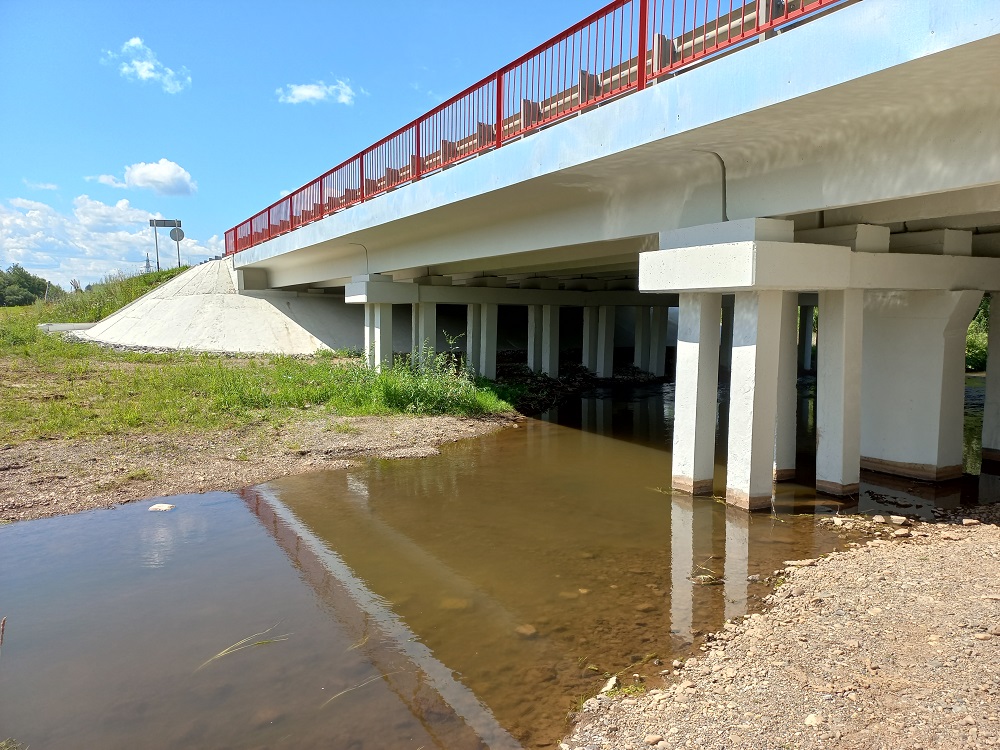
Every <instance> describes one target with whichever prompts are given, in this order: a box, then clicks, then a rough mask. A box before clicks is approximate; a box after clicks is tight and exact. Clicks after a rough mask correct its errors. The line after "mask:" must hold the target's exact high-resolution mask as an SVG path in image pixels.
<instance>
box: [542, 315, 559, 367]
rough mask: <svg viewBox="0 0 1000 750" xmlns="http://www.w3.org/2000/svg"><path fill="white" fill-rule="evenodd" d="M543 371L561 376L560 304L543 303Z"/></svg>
mask: <svg viewBox="0 0 1000 750" xmlns="http://www.w3.org/2000/svg"><path fill="white" fill-rule="evenodd" d="M542 372H543V373H545V374H546V375H548V376H549V377H550V378H558V377H559V306H558V305H542Z"/></svg>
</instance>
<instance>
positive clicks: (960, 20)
mask: <svg viewBox="0 0 1000 750" xmlns="http://www.w3.org/2000/svg"><path fill="white" fill-rule="evenodd" d="M717 6H718V7H717ZM643 63H644V64H643ZM998 80H1000V5H998V4H997V3H996V2H995V0H967V1H966V2H963V3H945V2H940V1H939V0H922V1H921V2H913V0H858V1H857V2H830V1H827V0H791V1H790V2H773V1H769V2H764V1H763V0H760V1H759V0H752V1H751V2H749V3H747V4H745V5H744V4H741V3H740V2H739V1H738V0H734V1H733V2H730V0H726V2H725V3H723V4H722V5H721V6H720V4H719V3H718V2H717V0H712V2H707V0H706V1H704V2H703V0H695V1H694V2H690V1H689V2H687V3H685V2H684V1H683V0H675V1H673V2H661V1H658V0H627V1H625V0H618V1H616V2H613V3H611V4H610V5H608V6H606V7H605V8H602V9H601V10H599V11H597V12H596V13H595V14H593V15H592V16H590V17H588V18H587V19H584V20H583V21H581V22H580V23H579V24H577V25H576V26H574V27H572V28H571V29H569V30H567V31H566V32H565V33H563V34H560V35H558V36H557V37H555V38H554V39H553V40H550V41H549V42H547V43H545V44H543V45H541V46H540V47H539V48H537V49H535V50H532V51H531V52H529V53H527V54H526V55H525V56H523V57H522V58H519V59H518V60H516V61H514V62H512V63H511V64H510V65H508V66H506V67H505V68H503V69H501V70H500V71H497V73H495V74H493V75H492V76H489V77H487V78H486V79H484V80H483V81H481V82H479V83H477V84H475V85H474V86H472V87H470V88H469V89H467V90H466V91H464V92H462V93H460V94H458V95H457V96H456V97H454V98H452V99H451V100H449V101H447V102H445V103H444V104H442V105H441V106H439V107H438V108H436V109H435V110H432V111H431V112H430V113H428V114H427V115H425V116H424V117H422V118H419V119H418V120H416V121H414V122H413V123H410V124H408V125H407V126H405V127H404V128H401V129H400V130H399V131H397V132H396V133H394V134H392V135H390V136H388V137H387V138H385V139H382V140H381V141H379V142H378V143H376V144H375V145H373V146H372V147H370V148H369V149H366V150H365V151H364V152H362V153H361V154H358V155H357V156H355V157H352V158H351V159H349V160H348V161H346V162H344V164H342V165H339V166H338V167H336V168H335V169H333V170H331V171H329V172H327V173H326V174H324V175H322V176H321V177H319V178H317V180H314V181H313V182H311V183H309V184H308V185H306V186H303V188H301V189H300V190H298V191H296V192H295V193H293V194H292V195H290V196H288V197H287V198H284V199H282V200H281V201H279V202H278V203H276V204H274V205H272V206H270V207H268V208H266V209H264V210H263V211H261V212H260V213H258V214H256V215H255V216H254V217H252V218H251V219H249V220H247V221H246V222H243V223H241V224H239V225H237V226H236V227H234V228H233V229H232V230H230V231H229V232H227V233H226V246H227V254H231V255H232V258H233V263H234V265H235V268H236V269H237V274H238V278H239V284H240V288H241V290H257V289H282V290H286V291H297V292H300V293H302V294H310V295H315V294H323V295H326V296H329V297H330V298H331V299H341V300H343V303H344V304H345V305H363V306H364V311H365V315H364V339H363V340H364V342H365V345H366V349H367V350H368V356H369V362H370V364H371V366H373V367H379V366H381V365H382V364H385V363H387V362H390V361H391V359H392V356H393V352H394V351H399V349H400V345H399V339H400V335H399V334H400V333H401V332H402V331H401V329H406V328H409V331H408V333H409V336H407V337H406V339H408V340H409V342H410V346H411V347H412V350H413V352H414V353H415V354H418V355H419V351H420V348H421V345H422V344H423V343H428V344H430V345H431V346H438V345H440V341H439V331H438V329H439V326H438V318H437V316H438V311H439V306H446V305H447V306H452V305H460V306H464V307H465V310H466V315H467V326H466V336H467V338H466V342H467V347H468V350H467V351H468V361H469V362H470V363H472V364H473V365H474V367H475V368H476V369H477V370H478V371H479V372H480V373H481V374H483V375H485V376H487V377H493V376H495V372H496V351H497V324H498V318H500V316H501V315H503V314H504V313H503V311H504V310H505V309H512V308H513V307H517V308H520V309H524V308H526V309H527V331H526V339H527V349H528V363H529V365H530V366H531V367H532V369H534V370H536V371H540V372H544V373H547V374H549V375H552V376H555V375H557V374H558V371H559V365H560V353H561V352H567V351H569V350H570V349H574V350H575V349H581V350H582V360H583V363H584V364H585V365H586V366H587V367H589V368H590V369H592V370H593V371H594V372H596V373H597V374H598V375H599V376H602V377H607V376H610V375H611V373H612V367H613V364H614V352H615V348H616V346H617V347H618V348H619V349H622V348H631V349H632V351H633V362H634V364H635V365H636V366H637V367H639V368H641V369H644V370H648V371H650V372H652V373H654V374H656V375H663V374H664V371H665V368H666V362H667V357H666V352H667V349H668V345H671V344H675V346H676V350H675V352H676V402H675V414H674V436H673V486H674V487H675V488H677V489H681V490H685V491H688V492H692V493H695V494H700V493H705V492H711V486H712V476H713V473H714V469H715V465H714V445H715V437H716V426H717V419H718V411H717V404H716V401H717V384H718V378H719V372H720V360H721V361H722V363H723V370H729V371H730V372H731V376H730V377H731V383H730V399H731V405H730V410H729V431H728V434H729V439H728V443H729V445H728V462H727V499H728V501H729V502H730V503H731V504H733V505H736V506H739V507H742V508H747V509H756V508H762V507H769V506H770V502H771V498H772V487H773V485H772V483H773V481H775V480H779V481H780V480H782V479H787V478H790V477H791V476H793V475H794V470H795V437H796V435H795V424H796V422H795V384H796V375H797V371H798V368H800V367H802V366H803V365H807V364H811V363H810V362H808V361H807V360H808V359H809V358H810V357H811V355H812V346H811V342H812V338H813V331H812V320H813V308H814V307H815V306H818V308H819V320H820V328H821V330H820V331H819V334H818V356H817V364H818V369H817V381H818V382H817V394H818V395H817V434H818V445H817V467H816V487H817V489H818V490H820V491H822V492H827V493H832V494H836V495H841V494H851V493H853V492H856V491H857V488H858V481H859V471H860V468H862V467H866V468H870V469H875V470H878V471H883V472H888V473H894V474H899V475H903V476H907V477H912V478H917V479H925V480H944V479H948V478H954V477H955V476H958V475H960V473H961V471H962V416H963V390H964V389H963V383H964V381H963V362H964V341H965V331H966V328H967V326H968V323H969V321H970V319H971V318H972V316H973V314H974V313H975V310H976V308H977V305H978V304H979V302H980V299H981V298H982V296H983V292H988V291H996V290H1000V125H998V123H1000V95H998V93H997V87H996V81H998ZM441 309H442V310H448V311H451V312H454V310H455V309H456V308H451V307H449V308H441ZM671 311H673V312H671ZM404 314H405V317H404ZM671 316H673V318H672V317H671ZM671 319H674V320H676V341H674V340H673V337H672V336H671V335H670V334H671V331H670V330H669V321H670V320H671ZM359 326H360V321H359ZM394 333H395V334H396V335H395V337H394ZM394 338H395V340H396V346H395V347H394V345H393V341H394ZM404 346H405V345H404ZM997 347H1000V337H993V338H992V339H991V344H990V348H991V357H990V359H991V361H993V362H997V361H1000V354H998V355H993V354H992V351H993V350H995V349H996V348H997ZM405 348H410V347H405ZM725 365H731V367H726V366H725ZM983 450H984V457H986V458H994V459H996V458H1000V368H997V367H996V366H994V367H992V368H991V370H990V372H989V373H988V376H987V404H986V414H985V419H984V432H983Z"/></svg>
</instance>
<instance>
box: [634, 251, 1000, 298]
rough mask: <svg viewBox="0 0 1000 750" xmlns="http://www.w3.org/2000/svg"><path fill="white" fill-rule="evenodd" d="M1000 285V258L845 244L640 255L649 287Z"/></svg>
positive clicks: (643, 283)
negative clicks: (859, 249)
mask: <svg viewBox="0 0 1000 750" xmlns="http://www.w3.org/2000/svg"><path fill="white" fill-rule="evenodd" d="M995 287H996V288H1000V258H977V257H967V256H955V255H937V256H935V255H922V254H916V255H913V254H904V253H855V252H852V251H851V250H850V248H846V247H837V246H833V245H805V244H799V243H780V242H739V243H734V244H729V245H706V246H703V247H697V248H682V249H676V250H660V251H656V252H650V253H643V254H642V255H641V256H640V257H639V289H640V290H642V291H649V292H680V291H722V292H724V291H734V292H735V291H750V290H768V289H770V290H783V289H815V290H824V289H850V288H854V289H901V290H920V289H940V290H961V289H978V290H986V289H991V288H995Z"/></svg>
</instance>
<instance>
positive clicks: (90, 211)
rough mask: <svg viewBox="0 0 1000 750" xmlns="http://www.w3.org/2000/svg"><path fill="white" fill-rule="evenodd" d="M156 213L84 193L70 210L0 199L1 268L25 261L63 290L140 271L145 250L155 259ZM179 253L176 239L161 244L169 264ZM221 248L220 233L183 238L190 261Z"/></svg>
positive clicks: (185, 256) (185, 255) (163, 259)
mask: <svg viewBox="0 0 1000 750" xmlns="http://www.w3.org/2000/svg"><path fill="white" fill-rule="evenodd" d="M152 218H163V217H162V216H161V215H160V214H155V213H151V212H149V211H146V210H144V209H141V208H137V207H135V206H133V205H132V204H131V203H129V201H128V200H127V199H124V198H123V199H122V200H120V201H118V202H117V203H114V204H106V203H102V202H101V201H98V200H94V199H92V198H90V197H89V196H87V195H81V196H79V197H78V198H76V199H75V200H74V201H73V212H72V214H71V215H67V214H63V213H60V212H59V211H57V210H56V209H55V208H53V207H52V206H49V205H48V204H45V203H41V202H39V201H33V200H28V199H26V198H14V199H12V200H10V201H8V203H7V205H3V204H0V268H7V267H8V266H9V265H10V264H11V263H20V264H21V265H22V266H24V267H25V268H26V269H27V270H28V271H30V272H31V273H34V274H37V275H39V276H42V277H44V278H46V279H49V280H51V281H54V282H55V283H57V284H59V285H60V286H62V287H63V288H64V289H69V280H70V279H73V278H76V279H79V280H80V281H81V282H82V283H84V284H89V283H92V282H94V281H99V280H100V279H101V278H103V277H104V276H105V275H107V274H109V273H114V272H116V271H123V272H133V271H138V270H140V269H141V268H142V267H143V266H144V264H145V261H146V253H149V255H150V258H151V259H152V260H153V261H154V262H155V256H154V246H153V235H152V231H153V230H152V229H150V227H149V220H150V219H152ZM161 239H163V238H162V237H161ZM174 253H175V251H174V243H173V242H170V241H169V240H167V241H166V244H165V245H164V243H163V242H161V243H160V258H161V263H163V264H164V267H168V266H171V265H173V263H174V262H176V260H175V258H176V255H175V254H174ZM222 253H223V242H222V240H221V239H220V238H219V237H218V236H216V235H213V236H212V237H211V238H209V239H208V240H206V241H203V242H199V241H197V240H194V239H190V238H186V239H184V240H183V241H182V242H181V255H182V258H183V260H184V261H185V262H186V263H198V262H200V261H202V260H205V259H206V258H210V257H213V256H215V255H222Z"/></svg>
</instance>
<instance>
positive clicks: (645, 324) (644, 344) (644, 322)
mask: <svg viewBox="0 0 1000 750" xmlns="http://www.w3.org/2000/svg"><path fill="white" fill-rule="evenodd" d="M650 310H651V308H650V307H649V306H647V305H636V308H635V347H634V349H635V352H634V354H633V357H632V364H634V365H635V366H636V368H637V369H639V370H642V371H643V372H650V371H651V370H650V366H649V361H650V360H649V355H650V350H649V344H650V341H651V339H650V336H649V333H650V331H649V315H650Z"/></svg>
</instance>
